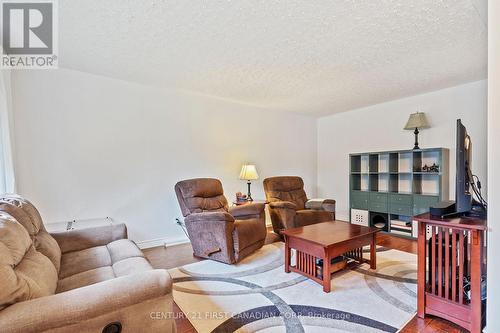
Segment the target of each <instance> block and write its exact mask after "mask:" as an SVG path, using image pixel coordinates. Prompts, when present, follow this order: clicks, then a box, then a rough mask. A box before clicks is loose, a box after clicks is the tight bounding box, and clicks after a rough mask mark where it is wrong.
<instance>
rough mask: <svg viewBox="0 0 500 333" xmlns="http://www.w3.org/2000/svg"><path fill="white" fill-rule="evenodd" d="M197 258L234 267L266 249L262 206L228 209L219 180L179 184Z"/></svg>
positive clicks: (188, 181) (179, 191)
mask: <svg viewBox="0 0 500 333" xmlns="http://www.w3.org/2000/svg"><path fill="white" fill-rule="evenodd" d="M175 193H176V195H177V199H178V201H179V205H180V206H181V211H182V215H184V217H185V219H184V222H185V224H186V229H187V232H188V235H189V239H190V241H191V245H192V246H193V251H194V255H195V256H197V257H202V258H208V259H212V260H216V261H220V262H224V263H227V264H233V263H236V262H238V261H240V260H241V259H243V258H244V257H246V256H248V255H249V254H251V253H252V252H254V251H256V250H258V249H259V248H261V247H262V245H264V241H265V239H266V234H267V230H266V223H265V214H264V208H265V205H264V204H261V203H251V204H246V205H242V206H235V207H230V208H229V207H228V203H227V200H226V197H224V191H223V189H222V184H221V182H220V181H219V180H218V179H213V178H197V179H188V180H183V181H180V182H178V183H177V184H175Z"/></svg>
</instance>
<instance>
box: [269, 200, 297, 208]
mask: <svg viewBox="0 0 500 333" xmlns="http://www.w3.org/2000/svg"><path fill="white" fill-rule="evenodd" d="M269 207H271V208H286V209H293V210H297V205H296V204H294V203H293V202H290V201H273V202H270V203H269Z"/></svg>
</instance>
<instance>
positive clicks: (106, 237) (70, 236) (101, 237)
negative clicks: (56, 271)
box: [51, 223, 127, 253]
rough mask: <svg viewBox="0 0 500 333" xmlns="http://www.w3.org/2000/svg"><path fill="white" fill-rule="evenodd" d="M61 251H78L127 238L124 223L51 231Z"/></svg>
mask: <svg viewBox="0 0 500 333" xmlns="http://www.w3.org/2000/svg"><path fill="white" fill-rule="evenodd" d="M51 235H52V237H54V238H55V240H56V241H57V244H59V247H60V248H61V252H62V253H66V252H72V251H80V250H84V249H88V248H90V247H94V246H102V245H106V244H109V243H111V242H112V241H115V240H118V239H124V238H127V227H126V226H125V224H123V223H120V224H113V225H106V226H102V227H95V228H85V229H77V230H69V231H61V232H54V233H51Z"/></svg>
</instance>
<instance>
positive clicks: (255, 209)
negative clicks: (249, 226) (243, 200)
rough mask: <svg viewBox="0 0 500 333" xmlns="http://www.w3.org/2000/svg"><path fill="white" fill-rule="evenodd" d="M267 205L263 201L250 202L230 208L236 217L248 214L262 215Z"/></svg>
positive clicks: (230, 211)
mask: <svg viewBox="0 0 500 333" xmlns="http://www.w3.org/2000/svg"><path fill="white" fill-rule="evenodd" d="M265 208H266V205H265V204H263V203H248V204H245V205H241V206H234V207H230V208H229V213H230V214H231V215H232V216H234V217H235V218H236V219H238V218H240V217H246V216H255V215H260V214H262V213H263V212H264V209H265Z"/></svg>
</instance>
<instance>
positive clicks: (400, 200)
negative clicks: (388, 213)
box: [389, 194, 413, 206]
mask: <svg viewBox="0 0 500 333" xmlns="http://www.w3.org/2000/svg"><path fill="white" fill-rule="evenodd" d="M389 201H390V203H391V204H392V203H394V204H398V205H408V206H411V205H412V204H413V202H412V201H413V200H412V195H411V194H391V195H390V198H389Z"/></svg>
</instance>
